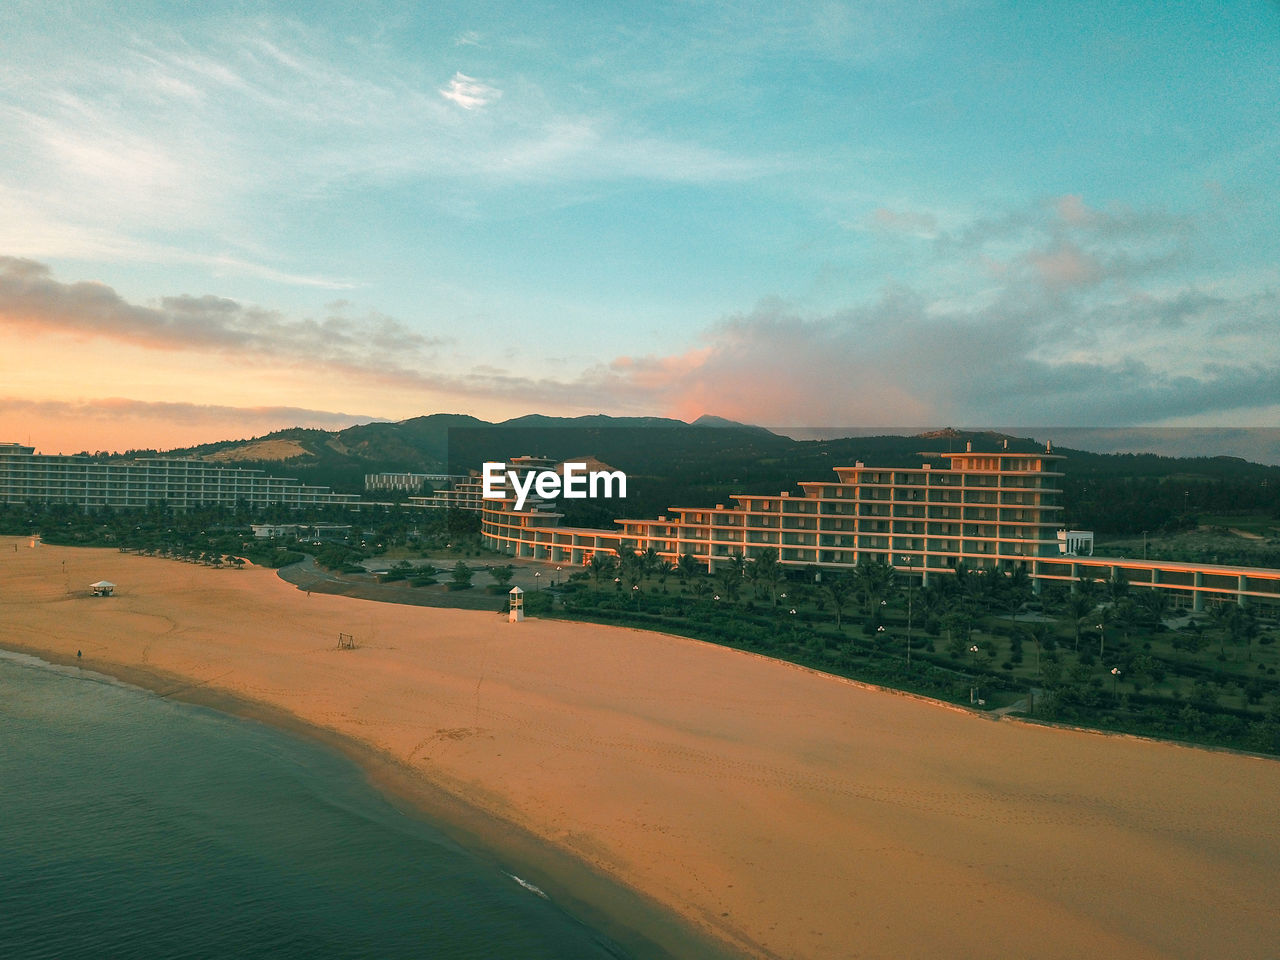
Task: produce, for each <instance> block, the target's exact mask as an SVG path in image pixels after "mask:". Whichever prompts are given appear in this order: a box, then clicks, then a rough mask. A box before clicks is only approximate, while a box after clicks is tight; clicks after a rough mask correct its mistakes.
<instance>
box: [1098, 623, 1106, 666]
mask: <svg viewBox="0 0 1280 960" xmlns="http://www.w3.org/2000/svg"><path fill="white" fill-rule="evenodd" d="M1096 626H1097V628H1098V659H1102V647H1103V645H1104V644H1105V643H1106V642H1107V634H1106V632H1105V631H1104V630H1103V629H1102V624H1100V623H1099V624H1096Z"/></svg>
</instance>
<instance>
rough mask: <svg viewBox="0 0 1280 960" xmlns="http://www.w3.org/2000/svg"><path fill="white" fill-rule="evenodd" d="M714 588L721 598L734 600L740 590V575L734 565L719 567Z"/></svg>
mask: <svg viewBox="0 0 1280 960" xmlns="http://www.w3.org/2000/svg"><path fill="white" fill-rule="evenodd" d="M716 587H717V589H718V590H719V591H720V595H721V596H722V597H726V598H727V599H729V600H736V599H737V598H738V592H739V591H740V590H741V589H742V573H741V572H740V571H739V570H738V569H737V567H736V566H735V565H734V564H729V565H728V566H724V567H721V568H720V569H719V570H717V571H716Z"/></svg>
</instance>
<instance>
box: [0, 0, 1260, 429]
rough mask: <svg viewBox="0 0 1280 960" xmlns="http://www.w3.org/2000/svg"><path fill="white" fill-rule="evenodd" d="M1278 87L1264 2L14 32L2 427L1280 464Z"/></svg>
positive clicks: (806, 8) (5, 200) (635, 9)
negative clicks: (581, 421)
mask: <svg viewBox="0 0 1280 960" xmlns="http://www.w3.org/2000/svg"><path fill="white" fill-rule="evenodd" d="M117 7H123V9H117ZM1278 54H1280V7H1278V6H1277V4H1275V3H1270V2H1267V3H1264V2H1253V3H1251V2H1241V3H1234V4H1227V5H1223V4H1194V3H1185V4H1176V5H1168V4H1160V3H1117V2H1109V3H1070V4H1066V3H1028V2H1021V3H983V2H972V3H970V2H936V3H932V2H929V3H888V2H885V3H880V2H875V3H869V2H847V3H797V4H790V5H779V4H765V3H668V4H598V5H594V6H591V7H585V8H584V5H582V4H564V5H556V4H524V3H432V4H412V3H406V4H389V3H369V4H363V5H348V4H341V5H337V4H334V5H326V4H303V5H287V4H274V5H258V4H240V3H217V2H212V3H202V4H199V5H182V4H161V3H156V4H143V3H133V4H126V5H118V4H91V3H65V4H60V3H51V2H39V3H26V2H21V0H19V2H16V3H15V2H12V0H11V2H10V3H8V4H6V5H5V6H4V8H3V10H0V351H2V352H0V357H2V358H3V359H0V377H3V379H4V380H5V381H6V383H7V384H8V386H7V387H0V430H3V431H4V432H5V433H6V435H12V437H13V439H23V440H25V439H26V437H27V436H28V435H31V436H32V440H33V442H36V443H37V445H39V446H42V447H46V448H51V449H52V448H55V447H58V446H63V445H65V446H70V447H77V448H78V447H88V448H92V447H95V446H99V447H111V446H117V445H152V444H154V443H160V444H162V445H163V444H166V443H170V442H173V443H176V442H193V441H195V440H200V439H215V438H220V437H225V436H233V435H234V436H239V435H249V434H255V433H262V432H265V431H266V430H269V429H272V428H275V427H280V426H288V425H292V424H294V423H302V422H305V423H309V424H315V425H323V426H329V425H334V424H337V423H345V422H351V421H352V420H353V419H359V418H369V417H379V418H389V419H400V418H403V417H408V416H413V415H418V414H423V413H432V412H442V411H453V412H468V413H473V414H476V415H479V416H484V417H487V418H501V417H506V416H515V415H520V414H523V413H529V412H542V413H550V414H568V415H572V414H579V413H591V412H606V413H614V414H663V415H674V416H681V417H685V418H692V417H696V416H697V415H699V414H701V413H711V414H718V415H722V416H728V417H733V418H737V419H744V420H751V421H754V422H758V423H766V424H770V425H781V424H788V425H829V424H845V423H848V424H860V425H864V426H865V425H877V424H885V425H893V424H903V423H913V424H932V425H946V424H957V425H960V424H963V425H975V426H977V425H985V424H995V423H1029V424H1070V425H1077V426H1121V425H1133V424H1205V425H1238V426H1250V425H1274V424H1275V423H1276V422H1278V421H1280V416H1278V415H1280V347H1278V346H1277V343H1280V338H1277V337H1276V335H1275V334H1276V332H1277V287H1278V286H1280V266H1278V265H1280V250H1278V249H1277V248H1278V247H1280V239H1277V238H1278V236H1280V232H1278V231H1277V229H1276V227H1277V224H1280V216H1277V214H1278V213H1280V210H1278V200H1277V198H1278V197H1280V189H1278V188H1280V183H1278V182H1277V181H1278V180H1280V164H1277V162H1276V159H1275V158H1276V157H1277V156H1280V126H1278V124H1280V121H1278V119H1277V118H1280V95H1278V92H1277V81H1278V80H1280V70H1278V68H1280V56H1278ZM55 436H56V442H55V441H54V440H52V439H45V440H44V441H43V442H42V440H41V438H50V437H55ZM95 441H96V442H95Z"/></svg>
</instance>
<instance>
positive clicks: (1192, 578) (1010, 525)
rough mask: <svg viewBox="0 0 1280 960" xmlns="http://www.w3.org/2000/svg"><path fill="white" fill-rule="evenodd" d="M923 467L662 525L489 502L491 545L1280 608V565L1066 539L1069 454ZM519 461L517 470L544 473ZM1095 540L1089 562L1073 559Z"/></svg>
mask: <svg viewBox="0 0 1280 960" xmlns="http://www.w3.org/2000/svg"><path fill="white" fill-rule="evenodd" d="M922 457H924V458H925V461H924V462H923V463H922V464H921V466H920V467H917V468H908V469H904V468H900V467H870V466H867V465H866V464H864V463H861V462H858V463H855V464H854V465H853V466H851V467H837V468H835V475H836V477H835V479H834V480H823V481H808V482H802V483H800V484H798V486H799V487H800V490H801V493H800V494H799V495H791V494H789V493H779V494H776V495H759V494H739V495H735V496H733V497H732V500H733V501H734V502H733V503H732V504H727V505H726V504H717V505H716V506H715V507H714V508H708V507H674V508H672V509H671V510H669V511H668V513H667V514H666V515H664V516H660V517H658V518H656V519H653V520H635V519H621V520H617V521H615V522H616V523H617V524H618V529H616V530H596V529H591V528H583V527H568V526H562V525H561V520H562V519H563V517H562V515H561V514H559V513H556V512H555V511H554V509H553V508H552V506H551V505H549V504H547V503H543V502H540V501H531V502H528V503H526V505H525V508H524V509H523V510H519V511H517V510H516V509H515V508H514V500H513V499H512V498H511V497H510V496H508V497H507V499H504V500H483V501H482V502H481V507H480V516H481V536H482V537H483V539H484V541H485V543H486V545H487V546H489V547H490V548H491V549H493V550H496V551H498V552H501V553H505V554H507V555H509V556H512V557H523V558H527V559H531V560H540V561H543V562H546V563H551V564H558V565H564V566H580V565H582V564H586V563H589V562H590V561H591V558H592V557H593V556H595V555H596V554H604V555H607V556H619V557H620V556H624V555H626V554H628V553H643V552H645V551H647V550H653V551H654V552H655V553H656V554H657V555H658V556H659V557H661V558H662V559H663V560H666V561H668V562H670V563H677V562H679V560H680V558H682V557H684V556H692V557H693V559H694V561H695V562H696V563H697V564H698V565H699V566H703V567H705V568H706V569H707V570H708V571H715V570H716V569H717V568H718V567H720V566H722V565H724V564H726V563H730V562H736V558H737V557H743V558H746V559H748V560H753V559H755V558H757V557H759V556H760V555H761V554H762V553H763V552H764V551H766V550H772V551H776V555H777V558H778V560H779V562H780V563H781V564H782V565H783V567H785V568H790V569H792V570H807V569H813V570H815V571H820V570H846V571H847V570H853V569H855V568H856V567H857V565H858V564H859V563H863V562H867V561H881V562H884V563H887V564H889V565H890V566H892V567H894V568H895V569H896V570H898V571H899V572H900V573H902V574H904V575H907V576H911V577H913V578H918V580H919V581H921V582H922V583H926V584H927V583H928V582H929V581H930V580H931V578H933V577H935V576H937V575H939V574H949V573H953V572H954V571H955V569H956V567H957V566H960V565H961V564H963V565H964V567H965V568H967V569H969V570H991V571H999V572H1004V573H1009V572H1012V571H1013V570H1015V569H1022V570H1024V571H1025V572H1026V573H1027V575H1028V576H1029V577H1030V578H1031V581H1032V584H1033V586H1034V587H1035V588H1036V589H1037V590H1038V589H1039V588H1040V586H1041V585H1042V584H1044V583H1055V582H1056V583H1061V584H1064V585H1067V586H1068V587H1069V588H1071V589H1074V588H1075V586H1076V584H1078V582H1079V581H1080V579H1081V578H1086V579H1092V580H1107V579H1113V578H1121V577H1122V578H1124V579H1125V580H1127V581H1128V582H1129V583H1130V584H1131V585H1133V586H1135V587H1151V588H1160V589H1166V590H1170V591H1172V592H1174V593H1175V594H1177V595H1178V596H1180V597H1182V598H1185V599H1186V600H1187V601H1188V602H1189V604H1190V605H1191V606H1192V607H1193V608H1194V609H1197V610H1199V609H1203V607H1204V604H1205V601H1206V600H1221V599H1231V600H1234V601H1236V602H1240V603H1245V602H1247V601H1249V600H1265V601H1271V602H1280V570H1272V569H1264V568H1256V567H1236V566H1228V565H1205V564H1191V563H1176V562H1172V561H1148V560H1130V559H1128V558H1124V557H1111V558H1108V557H1095V556H1092V555H1091V553H1092V546H1093V542H1092V536H1091V535H1090V534H1088V533H1087V532H1086V531H1069V532H1067V533H1068V535H1067V536H1063V535H1062V533H1063V530H1062V528H1063V520H1062V502H1061V498H1062V490H1061V487H1060V486H1059V483H1058V481H1059V480H1060V478H1061V477H1062V476H1063V474H1062V473H1061V472H1060V471H1059V470H1058V469H1057V467H1058V465H1059V463H1060V462H1061V461H1062V460H1063V459H1064V458H1063V457H1062V456H1060V455H1057V454H1054V453H1052V452H1050V450H1049V449H1048V448H1046V450H1045V452H1044V453H1010V452H1007V451H1004V452H998V453H975V452H973V451H972V450H971V449H970V450H966V451H965V452H964V453H938V454H922ZM547 465H548V462H547V461H539V460H534V459H532V458H520V459H517V460H516V461H514V462H513V467H516V468H520V469H539V468H545V467H546V466H547ZM1085 545H1087V547H1088V549H1089V551H1090V555H1077V551H1078V550H1079V548H1080V547H1082V546H1085Z"/></svg>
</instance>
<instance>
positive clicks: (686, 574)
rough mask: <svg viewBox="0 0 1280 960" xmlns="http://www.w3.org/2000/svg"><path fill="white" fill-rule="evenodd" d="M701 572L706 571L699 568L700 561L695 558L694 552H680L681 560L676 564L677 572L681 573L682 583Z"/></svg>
mask: <svg viewBox="0 0 1280 960" xmlns="http://www.w3.org/2000/svg"><path fill="white" fill-rule="evenodd" d="M701 572H705V571H700V570H699V569H698V561H697V560H695V559H694V556H693V554H692V553H682V554H680V560H679V562H678V564H677V566H676V573H677V575H679V577H680V582H681V583H683V582H684V581H686V580H688V579H689V578H690V577H692V576H695V575H696V574H698V573H701Z"/></svg>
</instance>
